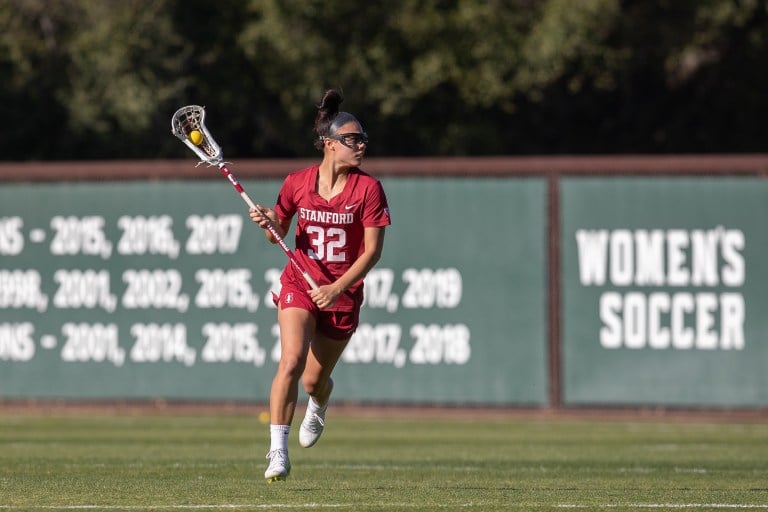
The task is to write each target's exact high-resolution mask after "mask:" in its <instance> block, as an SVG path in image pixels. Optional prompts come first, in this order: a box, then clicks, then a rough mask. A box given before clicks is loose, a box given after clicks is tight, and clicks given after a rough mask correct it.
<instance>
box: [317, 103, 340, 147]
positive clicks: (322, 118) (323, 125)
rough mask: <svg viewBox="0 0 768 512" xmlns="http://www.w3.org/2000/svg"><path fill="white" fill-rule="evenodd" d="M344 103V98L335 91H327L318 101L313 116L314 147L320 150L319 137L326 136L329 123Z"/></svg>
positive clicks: (321, 145) (329, 127)
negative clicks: (315, 135)
mask: <svg viewBox="0 0 768 512" xmlns="http://www.w3.org/2000/svg"><path fill="white" fill-rule="evenodd" d="M342 101H344V96H343V95H342V94H341V91H338V90H336V89H329V90H327V91H325V94H323V99H322V100H320V104H319V105H317V115H316V116H315V133H316V134H317V136H318V137H317V139H315V147H316V148H317V149H322V147H323V141H322V139H321V137H324V136H326V135H328V133H329V130H330V129H331V123H333V119H334V118H335V117H336V114H338V113H339V105H341V102H342Z"/></svg>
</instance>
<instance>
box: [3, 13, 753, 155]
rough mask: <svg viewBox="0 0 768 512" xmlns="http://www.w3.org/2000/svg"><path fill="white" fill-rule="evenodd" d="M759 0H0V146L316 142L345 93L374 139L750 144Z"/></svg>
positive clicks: (146, 151) (575, 146)
mask: <svg viewBox="0 0 768 512" xmlns="http://www.w3.org/2000/svg"><path fill="white" fill-rule="evenodd" d="M766 63H768V1H767V0H486V1H481V0H475V1H472V0H393V1H386V2H384V1H372V2H347V1H344V0H323V1H320V0H250V1H247V0H218V1H216V2H211V1H210V0H53V1H45V0H0V77H2V79H1V80H0V104H2V106H3V108H2V110H3V113H4V115H3V118H4V123H3V125H4V128H3V129H2V132H0V133H1V134H2V136H0V155H2V156H0V158H2V159H4V160H30V159H90V158H169V157H171V158H172V157H177V156H181V155H183V154H184V151H185V149H184V148H183V146H181V145H180V144H178V142H177V141H175V139H173V138H172V136H171V135H170V128H169V126H170V117H171V114H172V113H173V111H174V110H175V109H176V108H178V107H179V106H182V105H185V104H189V103H197V104H202V105H205V106H206V107H207V110H208V124H209V127H210V128H211V129H212V130H213V133H214V134H215V136H216V139H217V140H218V141H219V142H220V143H221V144H222V145H223V146H224V149H225V154H226V155H227V156H229V157H232V158H234V157H239V158H244V157H295V156H310V155H313V154H315V150H314V149H313V147H312V131H311V129H312V122H313V116H314V112H315V110H314V104H315V103H316V102H317V101H318V99H319V98H320V96H321V94H322V92H323V90H325V89H326V88H329V87H341V88H342V89H343V91H344V92H345V95H346V98H347V100H346V102H345V103H344V105H343V108H344V109H345V110H349V111H351V112H353V113H355V114H357V115H358V117H359V118H360V119H361V120H362V121H363V122H364V124H365V126H366V129H367V131H368V132H369V134H370V135H371V139H372V144H371V148H370V151H369V152H370V153H371V154H374V155H377V156H398V155H414V156H415V155H424V156H432V155H446V156H450V155H519V154H588V153H686V152H699V153H706V152H719V153H728V152H764V151H766V150H768V142H766V136H765V129H764V124H765V123H764V119H766V117H768V94H766V91H768V66H767V65H766Z"/></svg>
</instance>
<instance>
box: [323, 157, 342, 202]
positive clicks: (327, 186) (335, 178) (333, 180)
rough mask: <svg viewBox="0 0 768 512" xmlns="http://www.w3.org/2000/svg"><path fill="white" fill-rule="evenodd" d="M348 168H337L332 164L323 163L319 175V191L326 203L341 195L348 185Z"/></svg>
mask: <svg viewBox="0 0 768 512" xmlns="http://www.w3.org/2000/svg"><path fill="white" fill-rule="evenodd" d="M348 170H349V168H348V167H344V168H340V167H335V166H334V165H333V164H332V163H327V164H326V162H323V164H321V165H320V169H319V170H318V175H317V187H316V188H317V190H316V192H317V193H318V194H320V197H322V198H323V199H325V200H326V201H329V200H331V198H333V197H335V196H337V195H339V194H340V193H341V191H342V190H344V185H345V184H346V183H347V171H348Z"/></svg>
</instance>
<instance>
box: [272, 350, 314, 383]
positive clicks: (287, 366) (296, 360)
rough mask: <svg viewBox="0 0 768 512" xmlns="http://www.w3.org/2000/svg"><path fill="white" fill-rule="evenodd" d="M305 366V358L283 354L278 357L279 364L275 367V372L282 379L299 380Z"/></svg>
mask: <svg viewBox="0 0 768 512" xmlns="http://www.w3.org/2000/svg"><path fill="white" fill-rule="evenodd" d="M306 364H307V358H306V356H299V355H297V356H291V355H289V354H283V355H282V356H281V357H280V364H279V365H278V367H277V371H278V372H279V373H281V374H282V375H283V377H284V378H287V379H290V380H299V378H300V377H301V374H302V373H303V372H304V366H306Z"/></svg>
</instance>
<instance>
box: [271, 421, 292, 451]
mask: <svg viewBox="0 0 768 512" xmlns="http://www.w3.org/2000/svg"><path fill="white" fill-rule="evenodd" d="M290 431H291V426H290V425H270V426H269V437H270V440H271V441H270V445H269V451H272V450H285V451H288V433H289V432H290Z"/></svg>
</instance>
